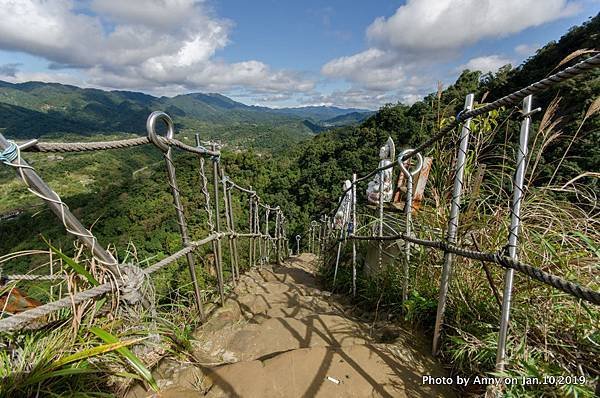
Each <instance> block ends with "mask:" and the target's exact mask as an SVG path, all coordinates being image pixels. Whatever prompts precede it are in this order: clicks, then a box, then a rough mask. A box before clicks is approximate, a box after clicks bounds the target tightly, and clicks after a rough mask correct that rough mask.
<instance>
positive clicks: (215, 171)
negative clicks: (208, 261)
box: [211, 144, 225, 305]
mask: <svg viewBox="0 0 600 398" xmlns="http://www.w3.org/2000/svg"><path fill="white" fill-rule="evenodd" d="M211 149H212V150H213V151H215V150H216V145H215V144H212V145H211ZM212 161H213V182H214V191H215V229H216V231H217V233H219V232H221V217H220V214H219V174H220V173H219V169H220V165H219V164H220V159H219V158H217V157H213V159H212ZM221 249H222V248H221V239H220V238H219V239H217V256H216V258H215V261H216V266H217V283H218V284H219V295H220V296H221V305H224V304H225V292H224V289H223V257H222V251H221Z"/></svg>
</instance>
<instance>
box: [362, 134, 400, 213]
mask: <svg viewBox="0 0 600 398" xmlns="http://www.w3.org/2000/svg"><path fill="white" fill-rule="evenodd" d="M395 152H396V148H395V145H394V141H393V140H392V138H391V137H388V140H387V142H386V143H385V145H384V146H382V147H381V149H380V150H379V158H380V159H381V160H380V161H379V165H378V166H377V167H378V168H381V167H386V166H389V165H390V164H392V162H393V161H394V156H395ZM382 179H383V184H382ZM382 185H383V186H382ZM382 188H383V189H382ZM380 191H381V192H380ZM380 194H381V196H382V198H383V201H384V202H391V201H392V196H393V194H394V187H393V184H392V168H391V167H390V168H388V169H385V170H383V171H380V172H379V173H377V174H376V175H375V177H373V179H372V180H371V181H369V184H368V185H367V201H368V202H369V203H371V204H378V203H379V196H380Z"/></svg>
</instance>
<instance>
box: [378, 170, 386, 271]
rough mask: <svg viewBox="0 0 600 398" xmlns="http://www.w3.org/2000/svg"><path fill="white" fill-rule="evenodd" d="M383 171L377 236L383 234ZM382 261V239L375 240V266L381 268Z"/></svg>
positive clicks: (380, 178)
mask: <svg viewBox="0 0 600 398" xmlns="http://www.w3.org/2000/svg"><path fill="white" fill-rule="evenodd" d="M384 173H385V171H380V172H379V235H378V236H379V237H382V236H383V188H384V185H383V178H384ZM382 261H383V241H381V240H379V241H378V242H377V266H378V267H379V268H381V264H382Z"/></svg>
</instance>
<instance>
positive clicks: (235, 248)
mask: <svg viewBox="0 0 600 398" xmlns="http://www.w3.org/2000/svg"><path fill="white" fill-rule="evenodd" d="M231 189H232V187H229V189H228V190H227V203H228V204H229V220H230V222H231V227H230V229H231V232H232V233H233V236H232V237H231V242H232V245H233V264H234V270H235V275H236V276H237V278H238V279H239V277H240V257H239V254H238V245H237V239H238V238H237V235H236V233H235V217H234V215H233V204H232V201H231Z"/></svg>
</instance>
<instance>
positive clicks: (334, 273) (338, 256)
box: [333, 225, 344, 288]
mask: <svg viewBox="0 0 600 398" xmlns="http://www.w3.org/2000/svg"><path fill="white" fill-rule="evenodd" d="M343 235H344V226H343V225H342V229H340V235H339V240H340V241H339V242H338V247H337V256H336V257H335V269H334V270H333V287H334V288H335V281H336V279H337V273H338V267H339V265H340V255H341V253H342V237H343Z"/></svg>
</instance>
